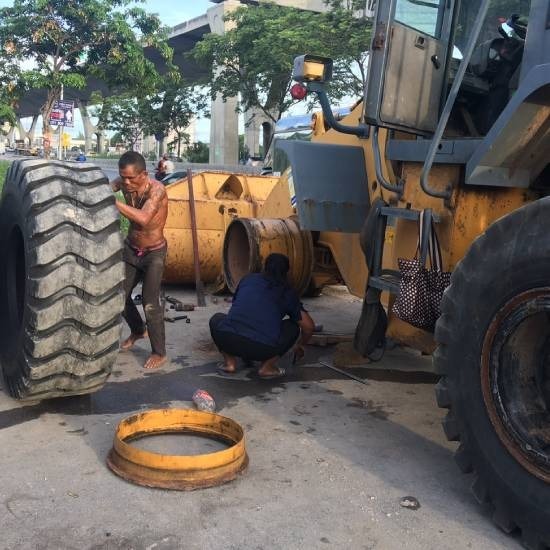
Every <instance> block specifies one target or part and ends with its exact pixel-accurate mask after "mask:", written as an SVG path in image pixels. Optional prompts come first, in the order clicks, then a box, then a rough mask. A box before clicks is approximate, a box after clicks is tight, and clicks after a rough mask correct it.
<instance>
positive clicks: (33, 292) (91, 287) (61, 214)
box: [0, 160, 124, 399]
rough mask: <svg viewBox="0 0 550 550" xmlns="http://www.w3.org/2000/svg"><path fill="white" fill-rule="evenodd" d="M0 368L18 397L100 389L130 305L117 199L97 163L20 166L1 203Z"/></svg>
mask: <svg viewBox="0 0 550 550" xmlns="http://www.w3.org/2000/svg"><path fill="white" fill-rule="evenodd" d="M0 256H1V257H2V263H1V264H0V367H1V370H2V374H3V378H4V381H5V383H6V386H7V389H8V391H9V393H10V395H11V396H13V397H15V398H18V399H45V398H51V397H59V396H64V395H78V394H84V393H90V392H93V391H96V390H97V389H99V388H101V387H102V386H103V384H104V383H105V381H106V379H107V377H108V376H109V374H110V372H111V367H112V365H113V363H114V362H115V359H116V356H117V352H118V348H119V338H120V329H121V313H122V310H123V307H124V295H123V286H122V285H123V281H124V265H123V262H122V236H121V234H120V224H119V215H118V211H117V209H116V206H115V197H114V194H113V192H112V190H111V187H110V186H109V182H108V180H107V179H106V178H105V176H104V174H103V172H101V170H99V168H96V167H94V166H92V165H90V164H78V165H77V164H72V163H63V162H48V161H45V160H23V161H17V162H14V163H13V164H12V165H11V166H10V169H9V171H8V174H7V176H6V182H5V184H4V188H3V191H2V199H1V202H0Z"/></svg>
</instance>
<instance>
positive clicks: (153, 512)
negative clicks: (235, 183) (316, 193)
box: [0, 290, 519, 550]
mask: <svg viewBox="0 0 550 550" xmlns="http://www.w3.org/2000/svg"><path fill="white" fill-rule="evenodd" d="M168 292H169V293H170V294H173V295H179V296H180V297H183V298H184V299H185V301H189V300H192V299H193V296H192V294H191V293H189V292H188V293H185V292H182V291H174V292H173V291H171V290H169V291H168ZM208 303H209V305H208V307H206V308H204V309H201V310H199V311H195V312H193V313H190V314H189V315H190V318H191V324H186V323H185V322H181V321H179V322H177V323H173V324H168V325H167V336H168V342H169V352H170V354H171V356H172V359H173V361H172V364H171V366H170V367H168V368H166V369H164V370H163V371H162V372H155V373H146V372H144V371H143V370H142V369H141V367H140V365H141V364H142V362H143V360H144V358H145V357H146V353H147V346H146V345H140V346H139V348H138V349H137V351H136V352H135V353H127V354H121V355H120V360H119V361H118V363H117V365H116V368H115V370H114V372H113V376H112V378H111V379H110V381H109V383H108V384H107V385H106V387H105V388H104V389H103V390H102V391H101V392H99V393H97V394H95V395H93V396H91V397H84V398H72V399H65V400H56V401H50V402H45V403H41V404H34V405H32V404H27V405H20V404H18V403H16V402H14V401H12V400H10V399H9V398H8V397H7V396H6V395H5V393H0V464H1V466H2V472H1V473H2V476H1V479H2V483H1V484H0V506H1V507H2V508H3V509H2V511H1V512H0V518H1V519H0V525H1V527H2V529H1V533H2V534H1V537H0V548H2V549H10V550H11V549H13V550H15V549H17V550H19V549H44V550H45V549H48V550H50V549H51V550H58V549H79V550H80V549H94V550H95V549H130V548H132V549H136V550H138V549H142V550H145V549H148V550H153V549H155V550H168V549H170V550H171V549H180V548H181V549H268V548H270V549H271V548H284V549H298V548H300V549H308V550H309V549H317V548H319V549H324V548H350V549H377V550H386V549H388V550H393V549H403V548H405V549H432V548H433V549H438V550H441V549H462V548H473V549H484V550H491V549H501V548H519V544H518V543H517V541H516V540H515V539H513V538H510V537H507V536H505V535H503V534H502V533H501V532H500V531H498V530H497V529H496V528H495V527H493V525H492V524H491V522H490V520H489V519H488V517H486V515H485V514H484V512H483V510H482V509H481V508H480V507H479V506H478V505H477V504H476V503H475V502H474V500H473V498H472V497H471V495H470V493H469V483H470V479H469V478H468V476H463V475H461V474H459V473H458V469H457V468H456V467H455V465H454V462H453V460H452V447H453V446H452V445H450V444H448V443H447V442H446V441H445V439H444V437H443V435H442V430H441V428H440V421H441V418H442V413H441V412H440V411H439V410H438V409H437V407H436V405H435V400H434V392H433V379H434V377H433V376H432V375H430V374H425V373H419V372H415V371H418V370H426V369H429V366H430V363H429V360H428V359H426V358H422V357H419V356H415V355H413V354H411V353H407V352H403V351H399V350H394V351H392V352H391V353H388V354H387V355H386V357H385V358H384V359H383V362H382V365H378V366H390V367H392V368H393V369H395V370H393V371H391V372H384V371H379V370H371V369H367V368H364V367H363V368H354V369H353V370H352V371H351V372H353V373H355V374H357V375H358V376H361V377H363V378H366V379H367V381H368V385H364V384H360V383H358V382H355V381H353V380H350V379H348V378H345V377H343V376H341V375H339V374H337V373H335V372H333V371H331V370H329V369H328V368H326V367H323V366H321V365H319V363H318V362H317V360H318V359H320V358H321V359H322V358H326V359H328V360H329V361H330V359H331V354H332V353H333V352H332V350H331V349H330V348H311V347H310V348H309V349H308V355H307V357H306V362H305V364H304V365H303V366H301V367H299V368H297V369H296V370H295V371H294V372H292V373H291V375H290V376H289V377H288V379H287V380H285V381H284V382H280V381H279V382H266V381H261V380H258V379H257V378H255V377H254V374H253V373H252V372H249V371H244V372H243V373H241V374H240V375H239V376H238V377H237V378H236V379H233V380H226V379H223V378H221V377H218V376H216V375H215V374H214V372H215V368H214V367H215V365H216V363H217V360H218V355H217V353H216V352H215V350H214V349H213V347H212V344H211V342H210V340H209V338H208V333H207V329H206V321H207V319H208V318H209V316H210V315H212V314H213V313H214V312H215V311H218V310H222V311H223V310H225V309H227V308H228V307H229V305H228V304H227V303H226V302H224V300H223V298H219V299H218V302H217V304H213V303H211V301H210V299H209V300H208ZM359 306H360V304H359V302H358V301H357V300H355V299H353V298H351V297H349V295H340V296H334V295H333V296H323V297H321V298H319V299H315V300H312V301H310V302H309V309H310V311H311V312H312V315H313V316H314V317H315V319H316V321H317V322H320V323H323V325H324V327H325V330H331V331H334V332H342V333H345V332H351V331H352V329H353V326H354V323H355V320H356V318H357V316H358V314H359ZM411 371H412V372H411ZM198 387H202V388H205V389H207V390H208V391H209V392H210V393H211V394H212V395H213V396H214V397H215V399H216V400H217V403H218V407H219V409H220V411H221V412H222V413H223V414H225V415H227V416H230V417H232V418H234V419H235V420H237V421H238V422H240V423H241V424H242V426H243V427H244V428H245V431H246V436H247V446H248V453H249V456H250V466H249V468H248V469H247V470H246V472H245V473H244V475H242V476H241V477H240V478H239V479H238V480H236V481H234V482H232V483H230V484H227V485H224V486H222V487H217V488H212V489H207V490H203V491H197V492H193V493H178V492H168V491H161V490H152V489H145V488H142V487H137V486H134V485H131V484H129V483H126V482H124V481H122V480H121V479H119V478H117V477H115V476H114V475H113V474H111V473H110V471H109V470H107V468H106V467H105V456H106V454H107V452H108V450H109V448H110V446H111V442H112V437H113V431H114V428H115V426H116V424H117V422H118V421H119V420H120V419H121V418H123V417H124V416H126V415H128V414H129V413H131V412H133V411H137V410H141V409H146V408H151V407H153V408H154V407H189V406H191V403H190V398H191V395H192V393H193V391H194V390H195V389H196V388H198ZM186 441H187V438H185V439H184V440H183V441H182V439H179V438H178V439H177V440H175V439H174V438H171V439H170V440H167V441H165V442H159V441H156V442H149V443H148V446H149V448H150V447H151V446H153V443H155V445H158V448H159V450H160V449H161V448H162V449H164V450H172V451H174V450H175V448H176V447H177V448H179V449H180V450H181V451H182V452H186V451H187V450H189V449H193V450H195V451H197V450H198V448H199V446H198V443H197V442H196V441H189V442H188V443H187V444H186ZM406 495H412V496H415V497H416V498H417V499H418V500H419V501H420V504H421V508H420V509H419V510H417V511H412V510H408V509H404V508H401V507H400V505H399V501H400V499H401V498H402V497H403V496H406Z"/></svg>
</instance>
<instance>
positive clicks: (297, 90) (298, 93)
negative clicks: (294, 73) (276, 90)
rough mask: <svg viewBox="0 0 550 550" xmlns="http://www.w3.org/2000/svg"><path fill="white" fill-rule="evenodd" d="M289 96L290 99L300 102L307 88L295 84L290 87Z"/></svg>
mask: <svg viewBox="0 0 550 550" xmlns="http://www.w3.org/2000/svg"><path fill="white" fill-rule="evenodd" d="M290 95H291V96H292V99H296V100H297V101H301V100H302V99H304V97H306V95H307V88H306V87H305V86H303V85H302V84H299V83H298V82H297V83H296V84H294V86H292V88H290Z"/></svg>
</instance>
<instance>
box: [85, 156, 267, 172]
mask: <svg viewBox="0 0 550 550" xmlns="http://www.w3.org/2000/svg"><path fill="white" fill-rule="evenodd" d="M87 162H90V163H93V164H96V165H97V166H99V167H100V168H111V169H113V170H116V169H117V167H118V159H101V158H99V159H98V158H94V157H88V161H87ZM156 165H157V163H156V162H153V161H147V168H153V167H154V166H156ZM188 169H191V170H193V171H197V172H206V171H211V170H215V171H220V172H237V173H239V174H256V175H257V174H259V173H260V172H261V171H262V167H261V166H247V165H245V164H208V163H193V162H175V163H174V171H180V170H188Z"/></svg>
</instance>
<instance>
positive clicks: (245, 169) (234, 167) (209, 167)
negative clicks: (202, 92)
mask: <svg viewBox="0 0 550 550" xmlns="http://www.w3.org/2000/svg"><path fill="white" fill-rule="evenodd" d="M21 151H22V150H21ZM6 156H7V158H6V160H9V159H10V157H13V156H28V157H31V156H32V155H30V154H28V153H27V154H24V153H23V152H21V153H20V154H17V153H16V152H15V151H13V152H6ZM32 158H36V156H32ZM51 160H55V159H51ZM67 160H73V159H67ZM87 162H89V163H90V164H95V165H96V166H98V167H99V168H107V169H111V170H117V169H118V159H117V158H114V159H105V158H99V159H98V158H94V157H87ZM156 164H157V163H156V162H152V161H147V167H148V169H149V172H151V173H152V172H153V171H154V170H153V168H154V166H156ZM188 169H191V170H193V171H194V172H206V171H218V172H233V173H237V174H251V175H258V174H260V173H261V171H262V167H261V166H247V165H245V164H208V163H193V162H175V163H174V171H175V172H176V171H180V170H188Z"/></svg>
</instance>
